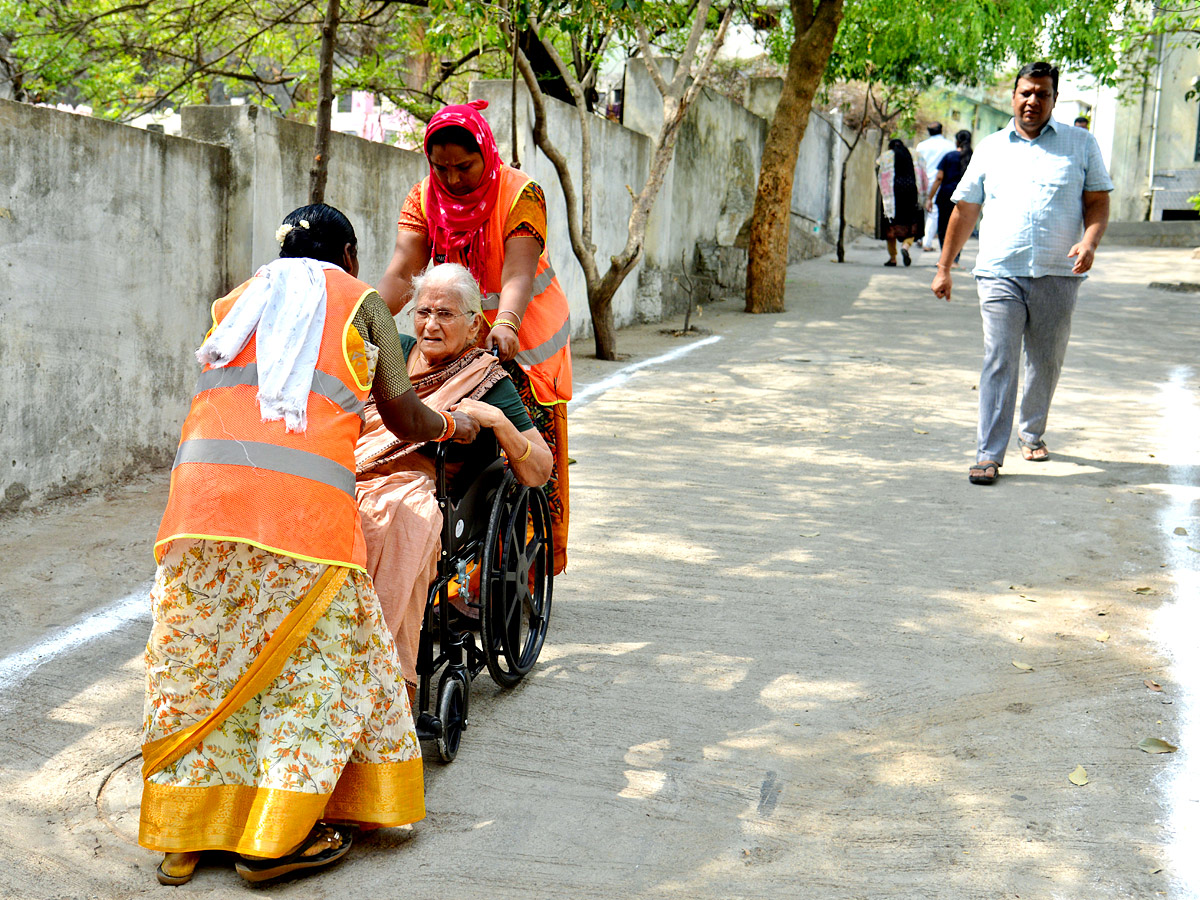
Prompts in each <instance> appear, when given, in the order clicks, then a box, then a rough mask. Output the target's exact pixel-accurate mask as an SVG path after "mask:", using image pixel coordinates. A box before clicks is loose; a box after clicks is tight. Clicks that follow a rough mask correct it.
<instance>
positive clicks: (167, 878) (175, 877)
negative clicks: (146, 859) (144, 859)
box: [154, 852, 200, 885]
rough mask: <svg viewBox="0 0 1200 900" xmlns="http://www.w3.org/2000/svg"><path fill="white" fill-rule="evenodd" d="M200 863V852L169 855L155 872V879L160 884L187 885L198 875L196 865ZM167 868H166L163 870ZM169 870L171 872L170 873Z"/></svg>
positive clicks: (164, 857)
mask: <svg viewBox="0 0 1200 900" xmlns="http://www.w3.org/2000/svg"><path fill="white" fill-rule="evenodd" d="M198 862H200V854H199V853H198V852H190V853H168V854H166V855H165V856H163V860H162V862H160V863H159V864H158V868H157V869H155V870H154V877H155V878H157V879H158V883H159V884H170V885H179V884H187V883H188V882H189V881H191V880H192V875H194V874H195V873H196V864H197V863H198ZM164 866H166V868H163V867H164ZM168 869H169V870H170V871H168Z"/></svg>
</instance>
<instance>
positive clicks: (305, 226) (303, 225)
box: [300, 219, 308, 231]
mask: <svg viewBox="0 0 1200 900" xmlns="http://www.w3.org/2000/svg"><path fill="white" fill-rule="evenodd" d="M300 227H301V228H303V229H304V230H305V231H308V219H301V220H300Z"/></svg>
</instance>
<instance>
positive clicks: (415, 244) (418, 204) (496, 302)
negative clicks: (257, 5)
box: [379, 100, 571, 574]
mask: <svg viewBox="0 0 1200 900" xmlns="http://www.w3.org/2000/svg"><path fill="white" fill-rule="evenodd" d="M486 108H487V101H486V100H473V101H471V102H470V103H467V104H463V105H458V106H447V107H445V108H444V109H442V110H441V111H440V112H438V113H437V114H436V115H435V116H434V117H433V118H432V119H430V120H429V125H428V127H426V129H425V156H426V157H427V158H428V159H429V175H428V176H426V177H425V178H424V179H423V180H421V181H420V182H419V183H417V184H416V185H414V186H413V188H412V190H411V191H409V194H408V197H407V198H406V199H405V201H404V208H403V210H402V211H401V213H400V222H399V228H398V232H397V235H396V250H395V253H394V254H393V256H392V261H391V263H390V264H389V265H388V268H387V272H386V273H385V274H384V276H383V277H382V278H381V279H380V281H379V293H380V294H381V295H382V296H383V299H384V300H385V301H386V302H387V305H388V307H389V308H390V309H391V311H392V313H393V314H394V313H398V312H399V311H400V310H401V308H402V307H403V306H404V304H405V303H407V302H408V301H409V299H410V298H411V294H412V278H413V276H414V275H416V274H418V273H419V272H421V271H422V270H423V269H425V267H426V266H427V265H429V263H430V262H431V261H432V262H434V263H443V262H453V263H459V264H460V265H463V266H466V267H467V268H468V269H469V270H470V271H471V274H472V275H474V276H475V279H476V281H478V282H479V287H480V290H481V291H482V292H483V317H484V327H483V330H482V333H481V338H480V340H481V343H482V345H483V346H484V347H494V348H495V349H496V352H497V354H498V355H499V357H500V360H501V362H503V363H505V368H506V369H507V370H508V372H509V374H510V375H511V376H512V380H513V382H514V384H516V386H517V390H518V392H519V393H520V395H521V399H522V400H524V401H525V406H526V408H527V409H528V410H529V414H530V417H531V418H532V419H533V422H534V424H535V425H536V426H537V429H538V431H539V432H540V433H541V435H542V437H543V438H545V440H546V444H547V445H548V446H549V448H550V450H551V452H552V453H553V455H554V473H553V474H552V475H551V477H550V481H549V483H547V485H546V488H545V490H546V496H547V498H548V500H549V501H550V513H551V517H552V519H553V526H554V529H553V531H554V571H555V573H556V574H557V573H558V572H561V571H562V570H563V568H564V567H565V566H566V564H567V522H568V518H569V508H570V507H569V501H568V486H567V463H568V460H567V401H568V400H570V399H571V318H570V308H569V305H568V303H567V298H566V295H565V294H564V293H563V291H562V288H561V287H560V286H559V283H558V279H557V278H556V277H555V275H554V269H553V268H551V266H550V258H549V253H548V251H547V247H546V198H545V195H543V193H542V189H541V188H540V187H538V185H537V183H536V182H535V181H533V179H531V178H530V177H529V176H528V175H525V174H523V173H522V172H519V171H517V170H516V169H513V168H512V167H511V166H507V165H505V164H504V163H503V162H502V161H501V159H500V153H499V151H498V150H497V149H496V139H495V137H494V136H493V135H492V129H491V128H490V127H489V126H488V123H487V122H486V121H485V120H484V118H483V116H481V115H480V114H479V111H480V110H482V109H486Z"/></svg>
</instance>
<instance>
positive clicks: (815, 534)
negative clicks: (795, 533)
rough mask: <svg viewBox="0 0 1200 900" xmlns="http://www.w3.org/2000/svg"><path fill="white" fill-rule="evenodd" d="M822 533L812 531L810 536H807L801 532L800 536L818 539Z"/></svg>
mask: <svg viewBox="0 0 1200 900" xmlns="http://www.w3.org/2000/svg"><path fill="white" fill-rule="evenodd" d="M820 533H821V532H819V531H811V532H809V533H808V534H805V533H804V532H803V531H801V532H799V535H800V537H816V536H817V535H819V534H820Z"/></svg>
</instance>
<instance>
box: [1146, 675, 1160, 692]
mask: <svg viewBox="0 0 1200 900" xmlns="http://www.w3.org/2000/svg"><path fill="white" fill-rule="evenodd" d="M1142 684H1144V685H1145V686H1146V687H1148V688H1150V690H1152V691H1161V690H1162V685H1161V684H1159V683H1158V682H1157V681H1151V680H1150V679H1149V678H1147V679H1146V680H1145V681H1143V682H1142Z"/></svg>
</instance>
